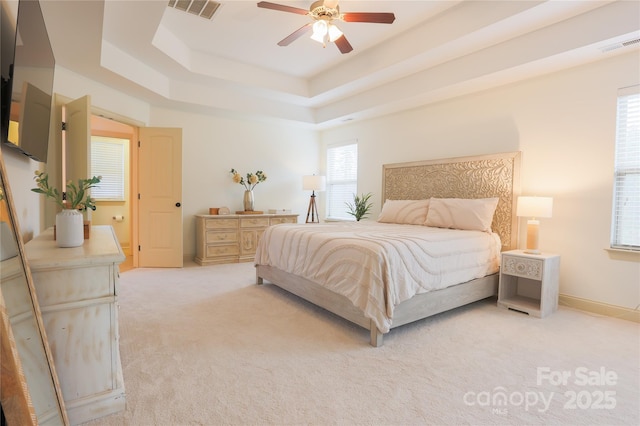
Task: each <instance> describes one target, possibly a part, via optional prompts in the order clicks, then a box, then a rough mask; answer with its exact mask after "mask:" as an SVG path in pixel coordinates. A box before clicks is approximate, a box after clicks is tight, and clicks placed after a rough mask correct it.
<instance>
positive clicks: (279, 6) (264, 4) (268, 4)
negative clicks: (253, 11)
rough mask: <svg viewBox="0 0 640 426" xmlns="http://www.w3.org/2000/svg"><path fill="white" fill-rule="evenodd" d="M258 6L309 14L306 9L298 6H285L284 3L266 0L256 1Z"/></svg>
mask: <svg viewBox="0 0 640 426" xmlns="http://www.w3.org/2000/svg"><path fill="white" fill-rule="evenodd" d="M258 7H262V8H264V9H272V10H279V11H281V12H290V13H297V14H298V15H308V14H309V11H308V10H305V9H300V8H299V7H291V6H286V5H284V4H276V3H271V2H268V1H261V2H258Z"/></svg>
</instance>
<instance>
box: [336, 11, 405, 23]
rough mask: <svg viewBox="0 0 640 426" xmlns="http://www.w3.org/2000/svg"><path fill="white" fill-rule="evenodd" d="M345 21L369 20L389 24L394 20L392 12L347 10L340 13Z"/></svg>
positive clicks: (394, 16)
mask: <svg viewBox="0 0 640 426" xmlns="http://www.w3.org/2000/svg"><path fill="white" fill-rule="evenodd" d="M342 20H343V21H345V22H371V23H374V24H391V23H393V21H395V20H396V15H394V14H393V13H384V12H382V13H375V12H349V13H344V14H343V15H342Z"/></svg>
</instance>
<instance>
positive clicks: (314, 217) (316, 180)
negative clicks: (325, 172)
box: [302, 175, 327, 223]
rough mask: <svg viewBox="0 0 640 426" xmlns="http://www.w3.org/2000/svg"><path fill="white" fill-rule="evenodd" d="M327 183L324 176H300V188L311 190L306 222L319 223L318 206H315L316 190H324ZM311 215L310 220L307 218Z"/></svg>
mask: <svg viewBox="0 0 640 426" xmlns="http://www.w3.org/2000/svg"><path fill="white" fill-rule="evenodd" d="M326 185H327V180H326V178H325V177H324V176H316V175H311V176H302V189H303V190H305V191H311V199H310V200H309V208H308V209H307V222H306V223H320V217H319V216H318V207H317V206H316V191H324V190H325V188H326ZM309 216H311V220H309Z"/></svg>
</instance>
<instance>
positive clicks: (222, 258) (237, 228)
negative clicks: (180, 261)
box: [195, 214, 298, 265]
mask: <svg viewBox="0 0 640 426" xmlns="http://www.w3.org/2000/svg"><path fill="white" fill-rule="evenodd" d="M297 222H298V215H297V214H232V215H196V257H195V261H196V263H198V264H200V265H213V264H217V263H238V262H251V261H253V259H254V257H255V254H256V248H257V247H258V241H260V237H261V236H262V233H263V232H264V230H265V229H267V227H268V226H271V225H278V224H280V223H297Z"/></svg>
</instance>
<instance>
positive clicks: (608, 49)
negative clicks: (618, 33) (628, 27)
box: [601, 38, 640, 53]
mask: <svg viewBox="0 0 640 426" xmlns="http://www.w3.org/2000/svg"><path fill="white" fill-rule="evenodd" d="M638 43H640V38H634V39H631V40H627V41H623V42H620V43H615V44H611V45H609V46H605V47H603V48H602V49H601V50H602V52H603V53H605V52H611V51H612V50H616V49H620V48H621V47H627V46H633V45H634V44H638Z"/></svg>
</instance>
